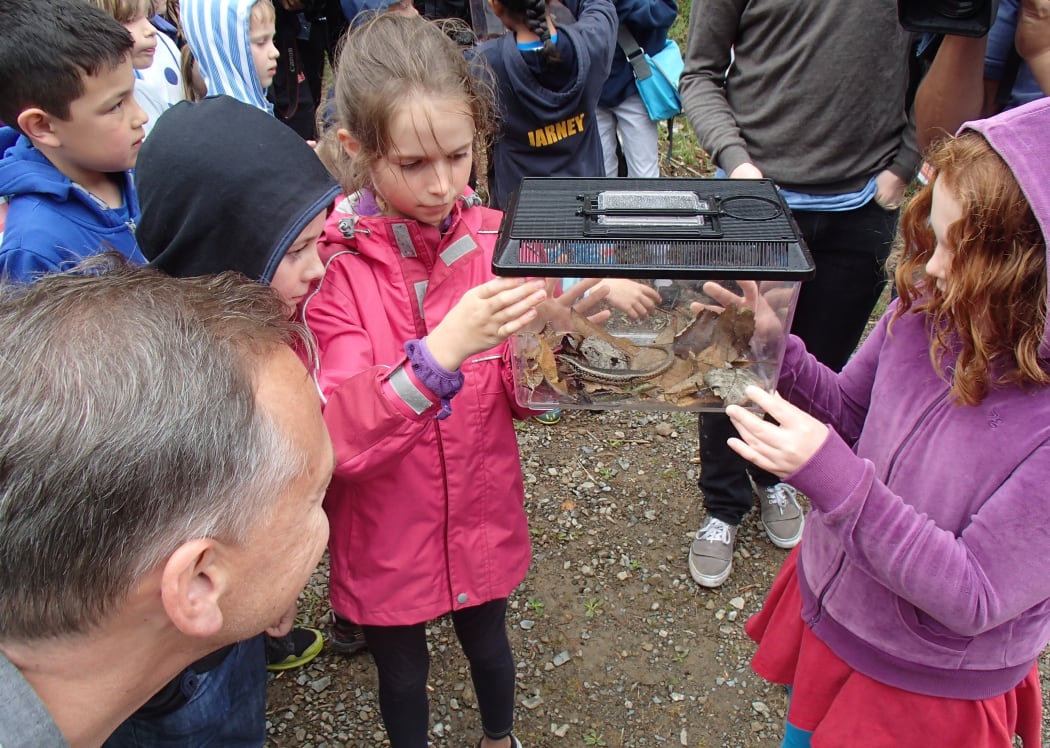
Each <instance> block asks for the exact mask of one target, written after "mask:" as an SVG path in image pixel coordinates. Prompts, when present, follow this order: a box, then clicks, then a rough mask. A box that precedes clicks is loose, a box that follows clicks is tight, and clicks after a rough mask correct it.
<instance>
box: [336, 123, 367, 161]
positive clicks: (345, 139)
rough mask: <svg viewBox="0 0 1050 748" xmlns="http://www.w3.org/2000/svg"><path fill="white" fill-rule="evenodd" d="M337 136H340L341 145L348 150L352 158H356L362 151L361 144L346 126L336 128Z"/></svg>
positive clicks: (347, 152) (347, 153) (348, 154)
mask: <svg viewBox="0 0 1050 748" xmlns="http://www.w3.org/2000/svg"><path fill="white" fill-rule="evenodd" d="M335 136H336V137H337V138H339V145H341V146H343V150H344V151H346V155H347V156H349V157H350V158H354V157H355V156H357V154H358V153H360V152H361V144H360V143H358V142H357V140H356V139H355V138H354V136H353V135H351V134H350V131H349V130H347V129H346V128H345V127H340V128H339V129H338V130H336V131H335Z"/></svg>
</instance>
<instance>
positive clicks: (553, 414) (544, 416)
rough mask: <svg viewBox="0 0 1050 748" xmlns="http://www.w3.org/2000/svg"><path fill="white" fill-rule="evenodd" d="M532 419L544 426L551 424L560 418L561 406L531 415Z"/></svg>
mask: <svg viewBox="0 0 1050 748" xmlns="http://www.w3.org/2000/svg"><path fill="white" fill-rule="evenodd" d="M532 420H534V421H535V422H536V423H542V424H543V425H544V426H553V425H554V424H556V423H557V422H558V421H560V420H561V408H555V409H554V410H548V411H547V412H546V413H540V414H539V415H538V416H533V417H532Z"/></svg>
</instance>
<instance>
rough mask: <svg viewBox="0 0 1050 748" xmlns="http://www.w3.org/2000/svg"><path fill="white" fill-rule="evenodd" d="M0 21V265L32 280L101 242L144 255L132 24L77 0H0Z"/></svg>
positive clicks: (140, 120) (141, 117) (132, 255)
mask: <svg viewBox="0 0 1050 748" xmlns="http://www.w3.org/2000/svg"><path fill="white" fill-rule="evenodd" d="M0 28H2V29H3V33H0V122H3V123H5V124H7V125H8V127H3V128H0V154H3V155H2V157H0V195H3V196H4V197H5V198H6V199H7V200H8V203H9V205H8V212H7V216H6V222H5V225H4V227H3V235H2V239H0V273H2V274H4V275H6V276H8V277H9V278H11V279H14V280H17V281H21V282H29V281H32V280H33V279H34V278H35V277H37V276H39V275H40V274H42V273H51V272H55V271H58V270H62V269H65V268H68V267H72V266H74V265H76V264H77V263H78V262H79V261H80V260H82V259H83V258H85V257H89V256H91V255H94V254H97V253H99V252H100V251H102V250H104V249H116V250H117V251H119V252H120V253H121V254H123V255H124V256H125V257H127V258H128V259H129V260H132V261H136V262H145V258H144V257H143V256H142V253H141V252H139V248H138V244H136V242H135V234H134V229H135V221H136V220H137V219H138V213H139V206H138V201H137V200H136V198H135V189H134V187H133V186H132V183H131V172H130V169H131V168H132V167H133V166H134V165H135V159H136V158H137V157H138V151H139V147H140V146H141V145H142V139H143V138H144V137H145V130H144V129H143V125H144V124H145V123H146V120H147V117H146V114H145V112H143V111H142V109H141V107H139V105H138V104H137V103H136V102H135V98H134V96H133V92H134V85H135V73H134V70H133V69H132V58H131V51H132V47H133V46H134V42H133V40H132V38H131V34H129V33H128V32H127V30H126V29H124V27H123V26H121V25H120V24H119V23H117V21H116V20H114V19H113V17H112V16H110V15H109V14H107V13H106V12H104V11H102V10H100V9H98V8H95V7H93V6H91V5H88V4H87V3H84V2H82V0H41V1H40V2H34V3H26V2H16V1H15V0H0Z"/></svg>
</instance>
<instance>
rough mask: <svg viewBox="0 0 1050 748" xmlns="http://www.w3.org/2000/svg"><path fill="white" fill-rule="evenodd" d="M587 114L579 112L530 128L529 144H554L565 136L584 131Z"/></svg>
mask: <svg viewBox="0 0 1050 748" xmlns="http://www.w3.org/2000/svg"><path fill="white" fill-rule="evenodd" d="M585 116H586V114H585V113H584V112H580V113H579V114H577V115H574V116H572V117H569V118H568V119H563V120H561V121H560V122H555V123H554V124H551V125H544V126H543V127H540V128H537V129H535V130H530V131H529V132H528V133H527V135H528V138H529V145H530V146H532V147H533V148H543V147H544V146H548V145H554V144H555V143H557V142H559V141H561V140H564V139H565V138H571V137H572V136H573V135H578V134H579V133H582V132H583V118H584V117H585Z"/></svg>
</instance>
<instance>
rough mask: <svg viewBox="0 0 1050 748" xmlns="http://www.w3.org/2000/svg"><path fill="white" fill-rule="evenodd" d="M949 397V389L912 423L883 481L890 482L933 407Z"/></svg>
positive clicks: (895, 452) (891, 459) (894, 453)
mask: <svg viewBox="0 0 1050 748" xmlns="http://www.w3.org/2000/svg"><path fill="white" fill-rule="evenodd" d="M947 397H948V390H945V391H944V392H942V393H941V394H940V396H939V397H938V398H937V399H936V400H934V401H933V402H932V403H930V404H929V405H927V406H926V409H925V410H923V411H922V414H921V415H919V417H918V418H917V419H915V423H914V424H912V427H911V429H910V430H909V431H908V434H907V435H906V436H905V437H904V438H903V439H901V441H900V444H898V445H897V449H896V450H894V452H893V457H891V458H890V464H889V467H888V468H886V477H885V478H884V479H883V482H885V483H886V484H889V482H890V476H892V475H893V471H894V469H896V467H897V460H898V459H899V458H900V456H901V452H903V451H904V448H905V447H906V446H908V443H909V442H910V441H911V439H912V437H913V436H915V432H917V431H918V430H919V427H920V426H922V425H923V422H924V421H925V420H926V419H927V418H928V417H929V415H930V413H931V412H933V409H934V408H936V407H937V406H938V405H940V404H941V403H942V402H943V401H944V399H945V398H947Z"/></svg>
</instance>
